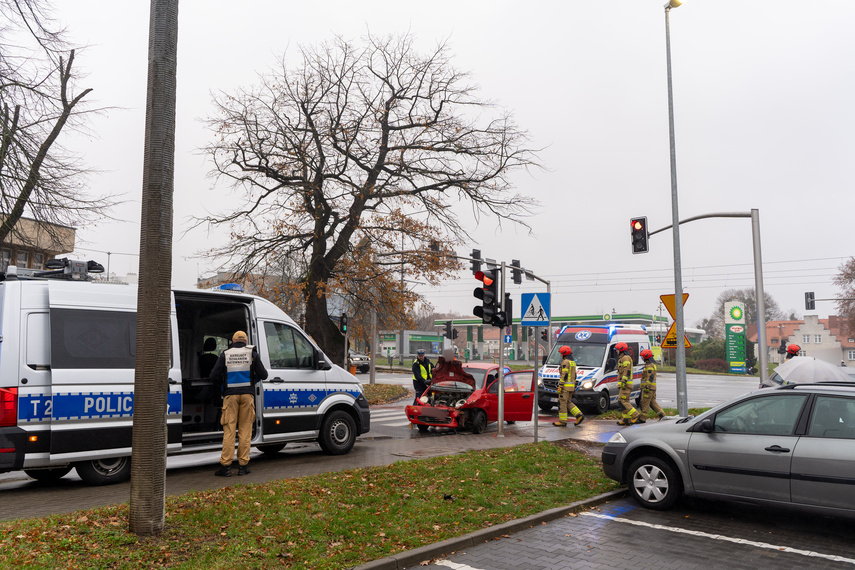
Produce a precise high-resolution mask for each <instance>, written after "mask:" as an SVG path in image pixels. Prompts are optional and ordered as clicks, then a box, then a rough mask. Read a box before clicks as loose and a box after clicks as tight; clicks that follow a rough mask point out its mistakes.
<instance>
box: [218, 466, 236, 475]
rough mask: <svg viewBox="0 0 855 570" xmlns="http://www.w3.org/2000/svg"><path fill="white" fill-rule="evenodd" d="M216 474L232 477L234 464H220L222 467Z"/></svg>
mask: <svg viewBox="0 0 855 570" xmlns="http://www.w3.org/2000/svg"><path fill="white" fill-rule="evenodd" d="M214 475H216V476H217V477H231V476H232V466H231V465H220V468H219V469H217V470H216V471H214Z"/></svg>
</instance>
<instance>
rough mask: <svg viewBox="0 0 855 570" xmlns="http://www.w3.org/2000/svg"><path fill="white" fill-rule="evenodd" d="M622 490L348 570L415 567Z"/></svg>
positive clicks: (601, 500)
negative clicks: (425, 561)
mask: <svg viewBox="0 0 855 570" xmlns="http://www.w3.org/2000/svg"><path fill="white" fill-rule="evenodd" d="M625 493H626V488H625V487H624V488H621V489H616V490H614V491H609V492H608V493H603V494H602V495H597V496H596V497H591V498H590V499H585V500H584V501H577V502H575V503H572V504H569V505H566V506H563V507H556V508H554V509H549V510H548V511H543V512H540V513H535V514H533V515H530V516H527V517H525V518H522V519H516V520H512V521H508V522H506V523H502V524H498V525H495V526H491V527H489V528H485V529H482V530H476V531H475V532H472V533H470V534H466V535H464V536H458V537H456V538H449V539H448V540H443V541H442V542H436V543H434V544H428V545H426V546H420V547H419V548H414V549H412V550H407V551H404V552H401V553H399V554H395V555H393V556H387V557H386V558H380V559H379V560H373V561H371V562H366V563H365V564H360V565H359V566H352V567H351V570H403V569H404V568H412V567H414V566H415V567H418V566H419V563H420V562H422V561H424V560H431V559H434V558H439V557H440V556H443V555H445V554H448V553H450V552H454V551H457V550H461V549H463V548H467V547H470V546H475V545H477V544H480V543H482V542H486V541H488V540H491V539H494V538H496V537H499V536H502V535H504V534H511V533H514V532H519V531H521V530H525V529H527V528H531V527H533V526H535V525H538V524H541V523H545V522H549V521H552V520H555V519H559V518H562V517H565V516H567V515H568V514H570V513H573V512H576V511H580V510H582V509H584V508H588V507H593V506H595V505H599V504H600V503H604V502H607V501H610V500H612V499H617V498H619V497H622V496H623V495H624V494H625Z"/></svg>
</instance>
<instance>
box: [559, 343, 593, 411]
mask: <svg viewBox="0 0 855 570" xmlns="http://www.w3.org/2000/svg"><path fill="white" fill-rule="evenodd" d="M558 352H559V353H560V354H561V356H562V357H563V358H562V360H561V378H559V379H558V421H557V422H552V425H554V426H559V427H565V426H566V425H567V415H568V411H569V413H571V414H573V415H574V416H576V427H579V425H580V424H581V423H582V422H583V421H585V416H584V415H582V412H581V411H579V408H577V407H576V406H575V405H574V404H573V393H574V392H575V391H576V362H575V361H574V360H573V358H572V354H573V349H572V348H570V347H569V346H562V347H561V348H559V349H558Z"/></svg>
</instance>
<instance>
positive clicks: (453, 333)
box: [451, 329, 457, 340]
mask: <svg viewBox="0 0 855 570" xmlns="http://www.w3.org/2000/svg"><path fill="white" fill-rule="evenodd" d="M456 338H457V329H451V340H454V339H456Z"/></svg>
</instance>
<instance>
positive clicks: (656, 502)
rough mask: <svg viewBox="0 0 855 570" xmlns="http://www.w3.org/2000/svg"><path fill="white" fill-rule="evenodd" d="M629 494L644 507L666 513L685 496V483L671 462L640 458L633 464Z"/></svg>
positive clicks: (628, 481) (629, 480)
mask: <svg viewBox="0 0 855 570" xmlns="http://www.w3.org/2000/svg"><path fill="white" fill-rule="evenodd" d="M627 479H628V480H627V486H628V487H629V494H630V495H632V498H633V499H635V500H636V501H637V502H638V503H639V504H640V505H641V506H642V507H645V508H648V509H654V510H657V511H664V510H666V509H669V508H671V506H672V505H673V504H674V502H675V501H676V500H677V499H679V498H680V495H682V494H683V482H682V481H681V480H680V477H679V475H678V473H677V470H676V469H675V468H674V466H673V464H671V462H669V461H666V460H663V459H660V458H659V457H640V458H638V459H636V460H635V461H633V462H632V465H630V467H629V477H628V478H627Z"/></svg>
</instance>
